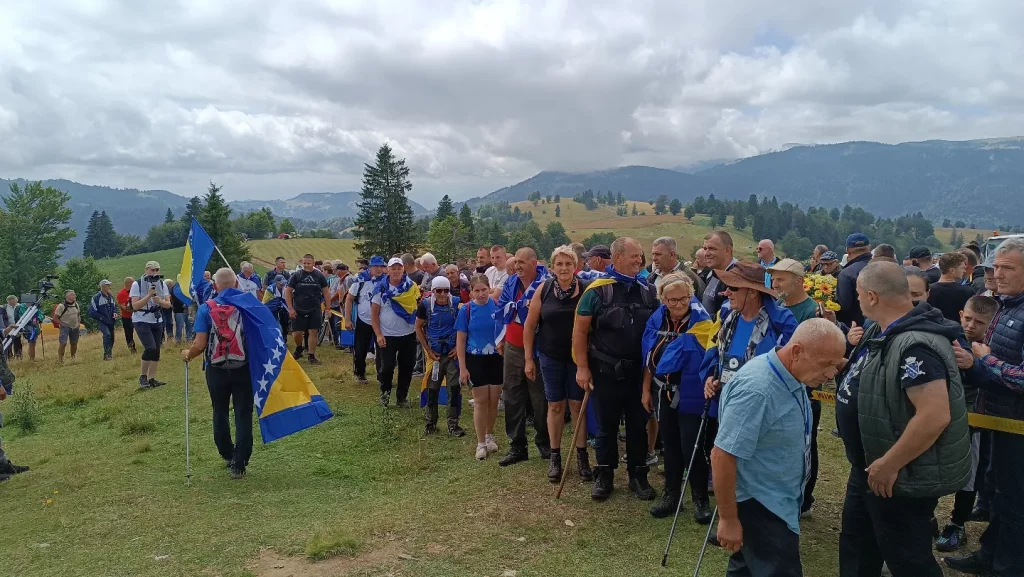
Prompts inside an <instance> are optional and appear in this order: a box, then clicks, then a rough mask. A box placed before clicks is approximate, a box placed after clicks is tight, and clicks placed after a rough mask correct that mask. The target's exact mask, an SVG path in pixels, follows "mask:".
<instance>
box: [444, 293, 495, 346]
mask: <svg viewBox="0 0 1024 577" xmlns="http://www.w3.org/2000/svg"><path fill="white" fill-rule="evenodd" d="M471 309H472V311H471ZM497 309H498V303H496V302H494V300H493V299H487V304H485V305H478V304H476V303H475V302H472V301H470V302H469V304H467V305H466V306H464V307H462V308H461V309H459V317H458V318H457V319H456V320H455V330H457V331H459V332H462V333H466V353H467V354H470V355H496V354H498V350H497V349H496V348H495V347H494V338H495V337H496V336H497V323H496V322H495V320H494V316H493V315H494V312H495V311H496V310H497Z"/></svg>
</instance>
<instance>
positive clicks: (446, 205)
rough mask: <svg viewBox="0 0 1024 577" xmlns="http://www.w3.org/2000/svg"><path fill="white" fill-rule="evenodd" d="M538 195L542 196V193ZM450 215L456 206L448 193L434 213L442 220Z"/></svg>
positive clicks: (435, 217) (436, 218)
mask: <svg viewBox="0 0 1024 577" xmlns="http://www.w3.org/2000/svg"><path fill="white" fill-rule="evenodd" d="M537 195H538V196H540V193H537ZM449 216H455V206H454V204H453V203H452V199H451V197H449V196H448V195H447V194H446V195H444V196H442V197H441V202H439V203H437V214H435V215H434V220H436V221H442V220H444V219H446V218H448V217H449Z"/></svg>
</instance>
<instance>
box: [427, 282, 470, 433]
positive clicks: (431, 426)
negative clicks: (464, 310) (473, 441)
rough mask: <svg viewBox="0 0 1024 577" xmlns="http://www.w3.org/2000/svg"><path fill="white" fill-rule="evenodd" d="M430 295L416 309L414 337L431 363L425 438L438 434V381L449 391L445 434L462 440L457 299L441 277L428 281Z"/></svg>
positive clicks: (439, 390)
mask: <svg viewBox="0 0 1024 577" xmlns="http://www.w3.org/2000/svg"><path fill="white" fill-rule="evenodd" d="M430 291H431V293H432V294H431V295H430V296H429V297H427V298H425V299H423V302H421V303H420V304H419V306H418V307H417V309H416V336H417V338H418V339H419V341H420V346H422V347H423V351H424V354H426V355H427V356H428V357H429V358H430V361H431V371H430V373H428V376H427V399H426V401H427V405H426V407H425V408H424V413H425V418H426V421H427V423H426V426H425V428H424V430H423V434H424V435H432V434H434V433H435V432H437V403H438V399H439V397H440V393H441V381H444V382H445V386H446V387H447V388H448V434H449V435H451V436H453V437H462V436H464V435H465V434H466V432H465V431H464V430H462V427H460V426H459V415H460V414H461V413H462V387H461V386H460V385H459V363H458V359H457V358H456V355H457V351H456V350H455V318H456V316H457V315H458V311H459V298H458V297H455V296H452V289H451V283H450V282H449V281H448V279H447V278H445V277H444V276H435V277H434V278H433V279H431V280H430Z"/></svg>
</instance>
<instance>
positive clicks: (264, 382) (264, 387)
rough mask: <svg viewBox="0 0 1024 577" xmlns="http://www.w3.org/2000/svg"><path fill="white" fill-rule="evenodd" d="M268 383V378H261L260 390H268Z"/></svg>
mask: <svg viewBox="0 0 1024 577" xmlns="http://www.w3.org/2000/svg"><path fill="white" fill-rule="evenodd" d="M267 384H268V381H267V379H261V380H260V391H265V390H267Z"/></svg>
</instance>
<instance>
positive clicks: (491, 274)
mask: <svg viewBox="0 0 1024 577" xmlns="http://www.w3.org/2000/svg"><path fill="white" fill-rule="evenodd" d="M484 276H485V277H487V281H488V282H490V283H491V290H494V289H496V288H502V287H504V286H505V281H506V280H508V272H506V271H505V269H504V268H502V269H501V270H498V267H496V266H492V267H491V268H489V269H487V271H486V272H484Z"/></svg>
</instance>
